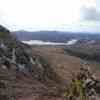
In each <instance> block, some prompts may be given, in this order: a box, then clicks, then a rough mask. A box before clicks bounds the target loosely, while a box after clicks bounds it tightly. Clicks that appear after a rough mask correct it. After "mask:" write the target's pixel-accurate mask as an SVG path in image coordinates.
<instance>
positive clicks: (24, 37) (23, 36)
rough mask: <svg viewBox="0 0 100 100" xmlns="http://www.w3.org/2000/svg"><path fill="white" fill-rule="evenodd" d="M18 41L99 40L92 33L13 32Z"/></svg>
mask: <svg viewBox="0 0 100 100" xmlns="http://www.w3.org/2000/svg"><path fill="white" fill-rule="evenodd" d="M14 33H15V34H16V37H17V38H18V39H19V40H20V41H28V40H42V41H51V42H67V41H69V40H71V39H78V40H100V34H97V33H94V34H90V33H79V32H77V33H73V32H61V31H36V32H28V31H16V32H14Z"/></svg>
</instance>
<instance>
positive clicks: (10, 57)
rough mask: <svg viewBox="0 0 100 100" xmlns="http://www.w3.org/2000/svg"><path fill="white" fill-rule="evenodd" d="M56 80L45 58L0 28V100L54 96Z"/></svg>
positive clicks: (57, 80)
mask: <svg viewBox="0 0 100 100" xmlns="http://www.w3.org/2000/svg"><path fill="white" fill-rule="evenodd" d="M59 79H60V77H59V76H58V75H57V74H56V72H55V71H54V70H53V68H52V67H51V66H50V65H49V64H48V63H47V62H46V61H45V59H43V58H41V57H40V56H36V55H35V54H34V52H32V49H31V47H30V46H28V45H25V44H22V43H20V42H19V41H18V40H17V39H16V38H14V37H13V36H11V34H10V32H9V30H7V29H6V28H4V27H3V26H0V100H20V98H22V97H25V96H27V95H28V94H29V95H31V94H34V96H33V97H34V98H37V99H38V100H40V99H39V98H41V95H42V96H43V95H53V96H56V95H57V94H58V89H59V88H56V87H59V84H60V80H59ZM36 95H38V96H36ZM39 96H40V97H39ZM21 100H22V99H21ZM27 100H28V99H27ZM34 100H36V99H34ZM43 100H44V99H43Z"/></svg>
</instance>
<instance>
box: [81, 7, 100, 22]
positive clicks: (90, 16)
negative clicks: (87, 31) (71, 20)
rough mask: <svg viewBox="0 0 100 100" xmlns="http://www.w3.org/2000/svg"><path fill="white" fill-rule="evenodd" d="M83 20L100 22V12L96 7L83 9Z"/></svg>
mask: <svg viewBox="0 0 100 100" xmlns="http://www.w3.org/2000/svg"><path fill="white" fill-rule="evenodd" d="M81 19H82V20H86V21H100V11H99V10H98V9H96V8H95V7H90V8H86V7H83V8H82V9H81Z"/></svg>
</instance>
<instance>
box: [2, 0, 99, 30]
mask: <svg viewBox="0 0 100 100" xmlns="http://www.w3.org/2000/svg"><path fill="white" fill-rule="evenodd" d="M0 24H1V25H4V26H5V27H7V28H8V29H10V30H11V31H16V30H28V31H40V30H58V31H74V32H75V31H82V32H83V31H86V32H87V31H88V32H100V28H99V27H100V0H0Z"/></svg>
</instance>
